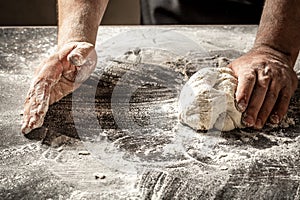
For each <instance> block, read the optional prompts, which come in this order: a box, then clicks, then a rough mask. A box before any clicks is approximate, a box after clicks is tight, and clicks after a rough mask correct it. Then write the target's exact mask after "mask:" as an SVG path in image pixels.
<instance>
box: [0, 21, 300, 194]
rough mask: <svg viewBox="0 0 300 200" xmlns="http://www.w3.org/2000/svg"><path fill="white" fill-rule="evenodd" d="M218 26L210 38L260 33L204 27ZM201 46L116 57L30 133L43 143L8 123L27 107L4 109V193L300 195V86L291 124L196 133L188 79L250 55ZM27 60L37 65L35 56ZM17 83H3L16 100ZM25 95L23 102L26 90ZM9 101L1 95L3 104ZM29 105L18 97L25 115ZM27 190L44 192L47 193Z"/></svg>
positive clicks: (131, 52) (17, 73)
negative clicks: (188, 110)
mask: <svg viewBox="0 0 300 200" xmlns="http://www.w3.org/2000/svg"><path fill="white" fill-rule="evenodd" d="M203 29H204V30H205V28H202V29H199V35H200V36H201V34H204V33H202V32H201V30H202V31H203ZM166 30H167V29H166ZM195 30H197V29H195V28H186V29H184V30H183V33H185V34H187V35H188V34H191V35H192V33H193V32H195ZM213 30H214V31H215V32H214V33H215V35H213V34H208V35H211V37H217V36H218V34H220V35H222V34H223V37H224V38H225V37H226V35H228V32H230V33H232V32H233V33H232V34H233V35H234V34H236V35H240V34H242V33H244V34H245V35H247V34H250V33H252V30H253V29H249V28H242V27H241V28H240V29H239V28H237V29H235V28H234V27H232V29H230V28H228V27H217V28H212V27H210V28H209V27H207V28H206V31H207V32H211V31H213ZM2 31H3V30H2ZM5 31H6V32H7V33H9V34H12V36H14V37H17V36H20V35H22V34H21V33H19V34H20V35H18V33H12V32H10V31H9V30H4V32H5ZM27 31H28V29H27ZM29 31H30V30H29ZM35 31H36V32H38V31H39V30H38V29H37V30H35ZM53 31H54V30H53ZM102 31H104V32H105V31H106V32H107V33H110V32H113V31H112V29H111V30H110V29H108V30H105V29H104V30H102ZM136 31H139V28H137V30H136ZM189 31H190V32H189ZM249 31H250V33H249ZM13 34H15V35H13ZM36 34H37V33H36ZM43 34H46V35H47V33H43ZM43 34H41V33H40V35H39V36H38V38H39V37H41V38H42V35H43ZM204 35H205V34H204ZM200 36H199V37H200ZM27 37H33V36H29V35H28V36H27ZM48 37H50V36H48ZM231 37H233V36H232V35H231ZM202 38H204V39H203V40H205V37H202ZM206 38H209V36H206ZM250 38H252V37H250ZM33 40H34V41H36V40H35V38H33ZM1 41H2V42H3V38H1ZM36 42H37V41H36ZM43 42H45V41H43ZM52 42H54V41H52ZM245 43H248V41H246V42H244V43H241V44H240V45H241V46H236V47H235V49H239V48H240V49H242V48H243V46H242V45H243V44H245ZM203 45H204V47H205V48H206V47H207V48H208V49H209V48H211V50H210V51H208V52H205V53H203V52H196V51H194V52H192V53H187V54H185V55H177V54H175V53H173V52H170V51H166V50H163V49H158V48H134V49H131V50H129V51H126V52H123V54H122V55H121V56H118V57H116V58H112V59H110V60H109V61H108V62H107V65H106V67H105V68H97V70H96V72H95V73H94V74H93V75H92V76H91V78H90V79H89V80H88V81H87V82H85V84H84V85H83V86H82V87H81V89H80V90H78V91H77V92H75V93H74V94H73V96H71V95H69V96H68V97H66V98H64V99H63V100H62V101H60V102H58V103H56V104H54V105H53V106H50V108H49V112H48V114H47V116H46V119H45V123H44V126H43V127H42V128H41V129H38V130H36V131H34V132H33V133H32V134H31V135H30V136H29V137H32V138H35V139H39V140H41V141H43V143H44V144H45V145H41V144H40V143H39V142H34V141H29V140H27V139H25V138H21V136H16V135H17V134H19V133H18V132H17V130H18V126H15V125H12V122H9V119H18V115H19V113H20V112H19V111H11V112H8V111H7V112H6V113H5V112H2V113H4V114H2V115H3V120H2V121H1V123H3V124H2V125H1V129H2V131H3V132H4V141H2V143H1V144H2V145H3V146H2V147H1V154H2V155H1V158H2V160H3V161H4V164H3V165H2V169H3V170H2V172H1V177H3V178H2V179H1V180H2V184H1V185H2V186H1V190H0V195H1V196H3V197H6V199H13V198H16V197H23V196H25V198H28V199H30V198H43V197H52V198H58V197H59V196H62V197H64V198H70V199H76V198H89V199H92V198H95V197H98V198H99V197H101V198H103V199H122V198H138V199H140V198H141V199H143V198H144V199H151V198H152V199H193V198H194V199H254V198H257V199H297V198H299V195H300V193H299V192H300V191H299V190H300V189H299V188H300V187H299V183H300V180H299V179H300V178H299V174H300V169H299V167H300V160H299V159H300V137H299V134H300V133H299V130H300V129H299V121H298V120H299V96H300V93H299V92H300V91H299V90H297V91H296V95H295V97H294V98H293V99H292V102H291V105H290V109H289V112H288V118H287V120H286V121H287V123H286V124H291V125H289V127H284V125H283V126H282V127H277V128H272V127H266V128H265V129H264V130H263V131H253V130H234V131H231V132H226V133H221V132H215V131H208V132H207V133H202V132H198V133H197V132H195V131H193V130H192V129H190V128H188V127H186V126H184V125H181V124H180V123H179V122H178V119H177V117H178V116H177V100H178V95H179V93H180V90H181V88H182V86H183V85H184V83H185V82H186V81H187V79H188V78H189V77H190V76H191V75H192V74H193V73H195V72H196V71H197V70H198V69H200V68H203V67H208V66H210V67H212V66H215V67H217V66H219V65H226V63H227V60H226V59H223V58H222V57H227V58H229V59H233V58H236V57H238V56H239V55H241V54H242V52H240V51H237V50H230V49H231V48H229V47H228V49H229V50H228V49H224V48H221V47H220V46H218V45H222V44H219V43H218V44H217V43H216V44H211V43H209V44H206V45H207V46H205V44H203ZM213 45H215V47H214V48H213V47H212V46H213ZM16 46H17V47H19V46H18V44H16ZM31 48H33V47H31ZM218 48H219V49H220V50H218ZM46 49H47V48H46V47H45V49H42V50H41V51H46ZM1 51H7V50H5V49H1ZM17 53H18V55H20V54H22V53H21V51H20V52H19V51H17ZM44 53H45V52H44ZM151 55H152V56H151ZM153 55H156V56H153ZM24 56H25V57H26V58H28V59H30V58H29V54H28V55H27V54H25V55H24ZM7 58H8V57H6V58H5V59H7ZM5 59H4V60H3V61H2V62H3V63H4V64H5V63H8V61H6V60H5ZM13 70H14V69H9V68H6V69H3V68H2V69H1V76H2V77H4V76H5V75H7V74H9V73H10V74H13V75H10V76H9V77H17V76H20V77H23V79H24V77H25V80H23V79H22V80H23V81H21V82H20V83H22V84H27V83H28V81H29V78H28V76H27V77H26V75H25V74H26V73H28V71H29V70H30V69H28V71H26V70H24V69H23V70H20V71H18V68H16V71H13ZM11 79H12V78H3V79H1V85H5V86H4V89H6V91H5V92H7V93H8V94H13V93H12V92H11V91H8V90H7V89H8V88H9V87H10V86H9V85H12V83H11V82H10V81H11ZM8 86H9V87H8ZM11 87H12V86H11ZM15 90H17V89H15ZM16 93H17V92H16ZM19 93H21V97H22V95H23V97H24V95H25V92H24V93H23V91H22V92H21V91H19ZM11 96H12V95H11ZM15 98H16V97H15ZM8 100H9V96H3V98H2V100H1V101H3V102H8ZM14 102H15V101H12V103H14ZM21 102H22V98H20V97H18V99H17V101H16V103H15V104H16V105H17V107H18V109H19V108H21ZM6 104H7V103H4V105H6ZM6 107H7V106H6ZM1 110H5V108H4V107H2V108H1ZM12 116H13V117H14V118H11V117H12ZM10 121H11V120H10ZM10 123H11V124H10ZM14 123H15V122H14ZM10 135H11V136H10ZM13 139H15V140H16V141H11V140H13ZM78 139H80V141H81V142H80V141H79V140H78ZM86 150H88V151H86ZM88 154H90V155H88ZM8 166H9V167H8ZM12 169H13V170H14V172H12ZM8 174H12V175H8ZM99 174H100V175H99ZM97 177H98V178H97ZM99 177H101V178H99ZM103 177H104V178H103ZM41 183H44V184H41ZM50 183H54V184H50ZM26 185H36V186H39V187H40V188H39V190H40V191H42V192H41V193H37V192H36V191H35V189H33V188H31V187H28V186H26ZM20 188H22V189H20ZM30 192H31V194H29V193H30ZM22 195H23V196H22Z"/></svg>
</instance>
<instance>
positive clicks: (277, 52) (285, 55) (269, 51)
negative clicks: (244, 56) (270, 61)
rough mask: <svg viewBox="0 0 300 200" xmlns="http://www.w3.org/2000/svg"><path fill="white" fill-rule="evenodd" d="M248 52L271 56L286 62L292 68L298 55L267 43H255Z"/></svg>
mask: <svg viewBox="0 0 300 200" xmlns="http://www.w3.org/2000/svg"><path fill="white" fill-rule="evenodd" d="M250 52H255V53H259V54H265V55H269V56H271V57H272V58H274V59H276V60H278V61H280V62H283V63H285V64H287V65H288V66H289V67H291V68H293V66H294V64H295V61H296V59H297V56H298V52H297V53H295V52H292V51H283V50H281V49H280V48H276V47H275V46H273V45H269V44H255V45H254V46H253V48H252V49H251V50H250Z"/></svg>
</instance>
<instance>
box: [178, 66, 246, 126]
mask: <svg viewBox="0 0 300 200" xmlns="http://www.w3.org/2000/svg"><path fill="white" fill-rule="evenodd" d="M236 87H237V79H236V78H235V77H234V76H233V72H232V70H231V69H230V68H227V67H221V68H203V69H201V70H199V71H198V72H197V73H195V74H194V75H193V76H191V78H190V79H189V80H188V82H187V83H186V84H185V85H184V86H183V89H182V90H181V94H180V97H179V119H180V121H181V122H182V123H184V124H187V125H188V126H190V127H192V128H193V129H195V130H209V129H213V128H215V129H218V130H222V131H230V130H233V129H235V128H242V127H243V126H242V124H241V117H242V113H241V112H239V111H238V110H237V109H236V107H235V98H234V96H235V95H234V93H235V90H236Z"/></svg>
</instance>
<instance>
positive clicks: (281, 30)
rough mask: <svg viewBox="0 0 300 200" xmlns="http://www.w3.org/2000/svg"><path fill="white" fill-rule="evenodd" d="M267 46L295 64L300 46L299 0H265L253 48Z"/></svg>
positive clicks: (291, 63)
mask: <svg viewBox="0 0 300 200" xmlns="http://www.w3.org/2000/svg"><path fill="white" fill-rule="evenodd" d="M260 47H267V48H270V49H274V50H277V51H278V52H279V53H283V54H285V55H286V56H287V58H288V62H289V64H290V65H291V66H293V65H294V64H295V61H296V59H297V56H298V53H299V48H300V1H299V0H266V3H265V8H264V11H263V14H262V18H261V22H260V25H259V28H258V32H257V36H256V40H255V45H254V48H260Z"/></svg>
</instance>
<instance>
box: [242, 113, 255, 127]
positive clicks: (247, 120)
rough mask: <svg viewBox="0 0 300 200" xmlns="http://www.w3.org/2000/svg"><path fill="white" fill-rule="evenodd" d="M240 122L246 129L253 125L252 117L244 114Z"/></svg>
mask: <svg viewBox="0 0 300 200" xmlns="http://www.w3.org/2000/svg"><path fill="white" fill-rule="evenodd" d="M242 122H243V124H244V125H245V126H247V127H251V126H254V124H255V121H254V119H253V117H251V116H248V115H247V114H244V117H243V120H242Z"/></svg>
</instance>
